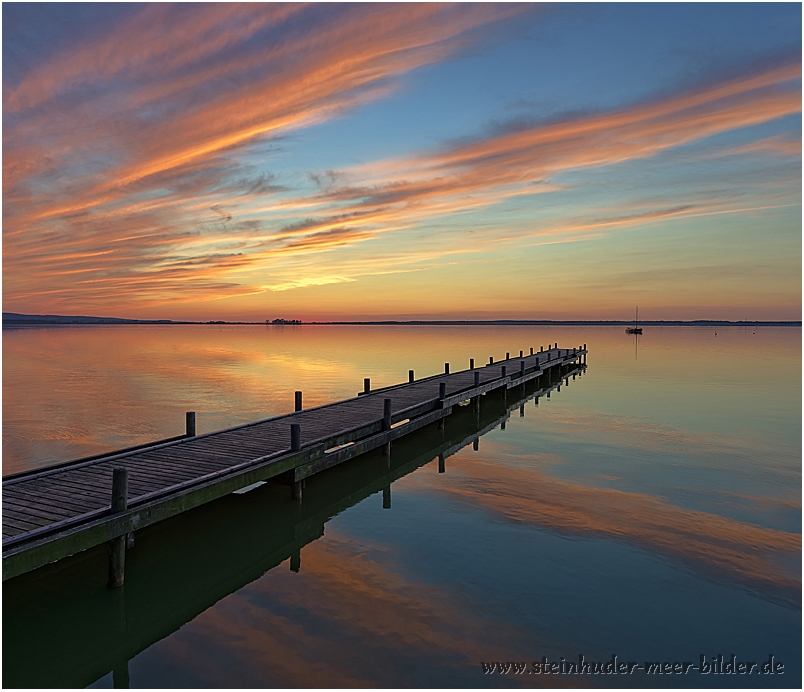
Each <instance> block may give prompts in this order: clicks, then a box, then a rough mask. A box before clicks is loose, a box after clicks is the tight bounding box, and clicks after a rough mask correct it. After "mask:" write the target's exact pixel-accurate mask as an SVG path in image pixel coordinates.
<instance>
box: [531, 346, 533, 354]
mask: <svg viewBox="0 0 804 692" xmlns="http://www.w3.org/2000/svg"><path fill="white" fill-rule="evenodd" d="M530 355H533V346H531V347H530Z"/></svg>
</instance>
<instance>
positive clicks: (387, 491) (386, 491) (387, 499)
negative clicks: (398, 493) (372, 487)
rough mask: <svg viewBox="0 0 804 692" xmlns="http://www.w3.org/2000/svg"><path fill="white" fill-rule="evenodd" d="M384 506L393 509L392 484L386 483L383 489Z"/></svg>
mask: <svg viewBox="0 0 804 692" xmlns="http://www.w3.org/2000/svg"><path fill="white" fill-rule="evenodd" d="M382 508H383V509H391V486H390V484H389V485H386V486H385V487H384V488H383V489H382Z"/></svg>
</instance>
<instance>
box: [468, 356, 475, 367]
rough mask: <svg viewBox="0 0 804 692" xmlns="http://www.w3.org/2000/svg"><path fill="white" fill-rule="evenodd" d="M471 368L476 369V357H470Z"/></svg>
mask: <svg viewBox="0 0 804 692" xmlns="http://www.w3.org/2000/svg"><path fill="white" fill-rule="evenodd" d="M469 369H470V370H474V369H475V359H474V358H470V359H469Z"/></svg>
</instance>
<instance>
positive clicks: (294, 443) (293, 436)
mask: <svg viewBox="0 0 804 692" xmlns="http://www.w3.org/2000/svg"><path fill="white" fill-rule="evenodd" d="M299 450H301V425H299V424H298V423H291V424H290V451H291V452H298V451H299ZM291 495H292V497H293V499H294V500H301V499H302V482H301V481H293V486H292V488H291Z"/></svg>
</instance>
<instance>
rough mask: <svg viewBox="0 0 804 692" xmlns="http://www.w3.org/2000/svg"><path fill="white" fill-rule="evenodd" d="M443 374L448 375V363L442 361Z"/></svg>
mask: <svg viewBox="0 0 804 692" xmlns="http://www.w3.org/2000/svg"><path fill="white" fill-rule="evenodd" d="M444 374H445V375H449V363H444Z"/></svg>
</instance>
